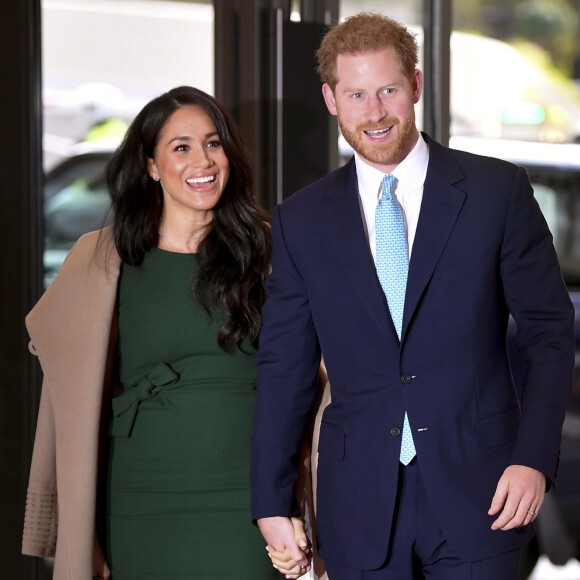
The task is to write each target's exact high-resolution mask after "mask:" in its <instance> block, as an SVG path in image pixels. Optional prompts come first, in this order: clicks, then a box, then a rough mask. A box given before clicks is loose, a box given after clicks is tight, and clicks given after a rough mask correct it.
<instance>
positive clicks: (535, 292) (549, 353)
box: [252, 136, 574, 569]
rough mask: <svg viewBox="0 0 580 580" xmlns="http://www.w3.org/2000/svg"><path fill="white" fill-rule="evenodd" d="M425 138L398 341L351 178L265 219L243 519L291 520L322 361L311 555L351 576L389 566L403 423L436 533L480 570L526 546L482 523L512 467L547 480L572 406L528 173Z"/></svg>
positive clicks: (563, 334)
mask: <svg viewBox="0 0 580 580" xmlns="http://www.w3.org/2000/svg"><path fill="white" fill-rule="evenodd" d="M424 138H425V139H426V140H427V142H428V144H429V167H428V171H427V176H426V181H425V186H424V193H423V201H422V205H421V212H420V216H419V222H418V227H417V232H416V237H415V240H414V245H413V252H412V256H411V261H410V265H409V277H408V283H407V293H406V299H405V311H404V319H403V330H402V337H401V342H400V343H399V341H398V339H397V334H396V332H395V328H394V326H393V323H392V321H391V318H390V315H389V311H388V306H387V303H386V299H385V296H384V294H383V291H382V289H381V286H380V284H379V281H378V278H377V275H376V270H375V266H374V263H373V260H372V256H371V253H370V250H369V248H368V243H367V240H366V237H365V233H364V228H363V220H362V217H361V212H360V208H359V201H358V194H357V182H356V170H355V164H354V162H353V161H352V160H351V162H350V163H348V164H347V165H346V166H344V167H342V168H340V169H338V170H336V171H334V172H333V173H331V174H329V175H327V176H326V177H324V178H323V179H321V180H319V181H317V182H315V183H313V184H311V185H309V186H308V187H306V188H304V189H302V190H301V191H299V192H298V193H296V194H294V195H292V196H290V197H289V198H288V199H287V200H285V201H284V203H282V204H281V205H280V206H278V207H277V208H276V209H275V211H274V215H273V224H272V236H273V243H274V248H273V257H272V274H271V276H270V277H269V279H268V282H267V293H268V298H267V302H266V305H265V307H264V311H263V331H262V334H261V336H260V348H259V353H258V369H259V378H258V396H257V406H256V413H255V425H254V440H253V451H252V478H253V484H252V485H253V490H252V505H253V517H254V518H261V517H266V516H275V515H291V514H295V513H296V509H297V508H296V504H295V500H294V498H293V493H292V487H293V483H294V480H295V478H296V458H297V453H298V449H299V446H300V441H301V438H302V436H303V433H304V427H305V424H306V421H307V416H308V413H309V410H310V406H311V403H312V401H313V397H314V393H315V389H316V377H317V373H318V367H319V363H320V355H321V353H323V355H324V359H325V363H326V367H327V370H328V375H329V379H330V384H331V390H332V403H331V404H330V405H329V406H328V407H327V408H326V410H325V412H324V416H323V419H322V426H321V432H320V443H319V466H318V494H317V497H318V510H317V527H318V536H319V549H320V553H321V556H322V557H323V558H326V559H328V560H332V561H335V562H340V563H343V564H344V565H346V566H349V567H353V568H359V569H372V568H376V567H379V566H380V565H381V564H382V563H383V562H384V560H385V557H386V553H387V545H388V539H389V532H390V525H391V522H392V519H393V510H394V507H395V505H394V504H395V495H396V487H397V471H398V468H399V467H398V466H399V461H398V457H399V450H400V444H401V437H400V428H402V425H403V417H404V412H405V410H406V411H407V412H408V415H409V420H410V424H411V427H412V430H413V437H414V441H415V446H416V449H417V458H418V461H419V465H420V469H421V473H422V476H423V480H424V482H425V486H426V489H427V492H428V495H429V497H430V500H431V503H432V505H433V508H434V510H435V515H436V517H437V519H438V522H439V524H440V526H441V528H442V529H443V531H444V534H445V536H446V538H447V540H448V541H449V542H450V543H451V544H452V545H453V546H454V547H455V549H456V551H457V552H458V553H459V555H460V556H462V557H463V558H465V559H467V560H478V559H482V558H486V557H490V556H492V555H494V554H498V553H501V552H504V551H508V550H512V549H517V548H518V547H520V546H521V545H522V544H523V543H524V542H525V541H527V540H528V539H529V538H530V537H531V535H532V534H533V531H534V530H533V526H527V527H525V528H520V529H516V530H512V531H508V532H503V531H492V530H491V529H490V526H491V523H492V521H493V520H494V519H495V518H494V517H490V516H488V515H487V511H488V509H489V506H490V503H491V499H492V497H493V494H494V492H495V488H496V485H497V482H498V480H499V478H500V477H501V475H502V473H503V471H504V469H505V468H506V467H507V466H508V465H510V464H521V465H526V466H529V467H533V468H535V469H538V470H540V471H542V472H543V473H545V474H546V476H547V477H548V479H549V480H550V481H553V480H554V479H555V477H556V470H557V461H558V454H559V445H560V431H561V425H562V421H563V417H564V411H565V407H566V405H567V403H568V400H569V397H570V392H571V385H572V372H573V365H574V331H573V318H574V312H573V308H572V305H571V303H570V300H569V297H568V294H567V291H566V288H565V286H564V284H563V281H562V277H561V274H560V269H559V266H558V262H557V259H556V255H555V252H554V248H553V244H552V238H551V235H550V232H549V230H548V228H547V225H546V222H545V220H544V218H543V216H542V214H541V212H540V209H539V207H538V205H537V203H536V202H535V200H534V198H533V192H532V189H531V186H530V184H529V181H528V178H527V175H526V173H525V171H524V170H523V169H522V168H519V167H516V166H515V165H512V164H509V163H506V162H503V161H499V160H497V159H491V158H484V157H479V156H475V155H472V154H468V153H464V152H459V151H453V150H450V149H447V148H445V147H443V146H441V145H440V144H438V143H436V142H434V141H433V140H431V139H429V137H427V136H424ZM510 313H511V314H512V315H513V317H514V319H515V320H516V322H517V327H518V344H519V347H520V348H521V349H522V350H523V351H524V353H525V360H526V369H525V372H524V385H523V396H522V400H521V404H520V401H518V397H517V395H516V390H515V388H514V383H513V379H512V374H511V371H510V364H509V361H508V355H507V350H506V328H507V323H508V316H509V314H510Z"/></svg>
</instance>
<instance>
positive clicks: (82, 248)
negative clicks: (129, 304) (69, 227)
mask: <svg viewBox="0 0 580 580" xmlns="http://www.w3.org/2000/svg"><path fill="white" fill-rule="evenodd" d="M119 269H120V259H119V256H118V255H117V252H116V251H115V248H114V244H113V241H112V235H111V230H110V229H105V230H103V231H102V232H101V233H99V232H92V233H90V234H86V235H85V236H83V237H82V238H80V240H79V241H78V242H77V243H76V245H75V246H74V248H73V249H72V250H71V252H70V253H69V255H68V256H67V259H66V260H65V262H64V264H63V266H62V269H61V271H60V272H59V274H58V276H57V277H56V279H55V280H54V281H53V282H52V284H51V285H50V287H49V288H48V289H47V291H46V292H45V293H44V295H43V296H42V298H41V299H40V300H39V302H38V303H37V305H36V306H35V307H34V309H33V310H32V311H31V312H30V313H29V314H28V316H27V317H26V326H27V329H28V333H29V335H30V338H31V342H30V350H31V352H32V353H33V354H35V355H37V356H38V358H39V361H40V365H41V367H42V370H43V374H44V381H43V387H42V395H41V400H40V409H39V415H38V424H37V428H36V438H35V442H34V451H33V457H32V465H31V470H30V481H29V487H28V495H27V502H26V516H25V522H24V534H23V541H22V552H23V553H24V554H28V555H33V556H54V557H55V563H54V576H53V578H55V579H56V580H89V579H90V578H92V574H93V542H94V533H95V522H96V503H97V499H96V498H97V472H98V463H99V456H100V445H99V441H100V437H99V433H100V432H101V431H102V429H103V426H104V421H105V416H106V412H107V410H108V408H109V405H108V404H105V405H103V401H104V400H106V401H107V402H108V400H109V398H110V396H111V382H112V373H113V366H114V364H113V363H114V350H115V341H116V307H115V304H116V294H117V280H118V275H119ZM102 410H103V411H104V412H102Z"/></svg>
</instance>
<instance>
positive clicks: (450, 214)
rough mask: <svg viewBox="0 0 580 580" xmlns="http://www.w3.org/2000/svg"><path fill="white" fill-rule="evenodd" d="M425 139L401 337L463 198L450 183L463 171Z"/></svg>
mask: <svg viewBox="0 0 580 580" xmlns="http://www.w3.org/2000/svg"><path fill="white" fill-rule="evenodd" d="M426 140H427V143H428V144H429V166H428V169H427V176H426V179H425V185H424V189H423V201H422V203H421V212H420V214H419V223H418V225H417V233H416V234H415V240H414V243H413V252H412V255H411V262H410V263H409V277H408V280H407V293H406V296H405V312H404V316H403V340H404V336H405V333H406V329H407V327H408V325H409V323H410V321H411V320H412V318H413V315H414V313H415V310H416V309H417V306H418V304H419V301H420V299H421V296H422V295H423V293H424V291H425V289H426V287H427V285H428V284H429V281H430V280H431V276H432V275H433V272H434V270H435V267H436V266H437V263H438V261H439V258H440V257H441V254H442V253H443V250H444V249H445V245H446V244H447V240H448V239H449V236H450V235H451V232H452V230H453V227H454V226H455V223H456V221H457V218H458V216H459V213H460V212H461V208H462V207H463V203H464V202H465V193H464V192H463V191H461V190H460V189H458V188H457V187H455V186H454V184H455V183H457V182H458V181H460V180H462V179H463V178H464V177H465V176H464V174H463V171H462V170H461V169H460V167H459V166H458V165H457V163H456V162H455V159H454V158H453V157H452V155H451V154H450V153H449V150H448V149H446V148H444V147H442V146H441V145H439V144H438V143H437V142H435V141H432V140H431V139H429V138H428V137H426Z"/></svg>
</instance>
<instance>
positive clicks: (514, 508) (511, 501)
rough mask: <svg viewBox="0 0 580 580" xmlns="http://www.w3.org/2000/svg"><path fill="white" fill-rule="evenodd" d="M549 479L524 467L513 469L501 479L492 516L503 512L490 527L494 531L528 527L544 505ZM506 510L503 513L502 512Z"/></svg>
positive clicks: (514, 466) (509, 468)
mask: <svg viewBox="0 0 580 580" xmlns="http://www.w3.org/2000/svg"><path fill="white" fill-rule="evenodd" d="M545 490H546V476H545V475H544V474H543V473H541V472H540V471H537V470H536V469H532V468H531V467H525V466H524V465H510V466H509V467H507V468H506V470H505V471H504V472H503V475H502V476H501V478H500V480H499V482H498V484H497V489H496V491H495V495H494V496H493V499H492V502H491V507H490V508H489V511H488V512H487V513H488V514H489V515H490V516H493V515H496V514H497V513H499V512H500V510H501V514H500V515H499V517H498V518H497V519H496V520H495V521H494V522H493V523H492V524H491V529H492V530H511V529H513V528H519V527H521V526H526V525H528V524H529V523H530V522H532V521H533V520H534V519H535V518H536V517H537V515H538V511H539V510H540V507H541V506H542V503H543V502H544V493H545ZM502 507H503V510H502Z"/></svg>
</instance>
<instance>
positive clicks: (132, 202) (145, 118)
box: [106, 86, 271, 352]
mask: <svg viewBox="0 0 580 580" xmlns="http://www.w3.org/2000/svg"><path fill="white" fill-rule="evenodd" d="M188 105H196V106H199V107H201V108H202V109H203V110H204V111H205V112H206V113H207V114H208V115H209V117H210V119H211V120H212V121H213V122H214V124H215V126H216V128H217V131H218V134H219V138H220V141H221V144H222V147H223V149H224V153H225V154H226V156H227V158H228V161H229V168H230V175H229V179H228V182H227V184H226V187H225V189H224V192H223V194H222V196H221V198H220V200H219V202H218V203H217V205H216V206H215V208H214V211H213V221H212V224H211V227H210V229H209V230H208V232H207V234H206V235H205V237H204V238H203V240H202V241H201V243H200V244H199V247H198V258H199V273H198V275H197V276H196V279H195V280H194V282H193V292H194V296H195V298H196V299H197V301H198V302H199V304H200V305H201V306H202V307H203V308H204V309H205V310H206V312H207V313H208V314H209V315H210V316H211V315H212V311H213V310H214V309H216V308H217V309H218V310H220V311H221V312H223V313H224V314H225V315H226V322H225V324H224V325H223V326H222V327H221V329H220V331H219V334H218V344H219V345H220V347H221V348H222V349H223V350H225V351H227V352H231V350H232V348H233V347H234V346H235V345H236V344H237V345H238V346H239V347H241V346H242V342H243V341H245V340H246V339H249V340H250V341H251V342H252V344H254V345H256V344H257V339H258V334H259V331H260V328H261V314H260V312H261V308H262V305H263V304H264V300H265V290H264V282H265V279H266V277H267V275H268V272H269V267H270V250H271V241H270V230H269V224H268V216H267V214H266V213H265V212H264V210H263V209H262V208H261V207H260V205H259V204H258V202H257V200H256V198H255V195H254V188H253V174H252V169H251V167H250V163H249V161H248V154H247V152H246V149H245V146H244V144H243V141H242V138H241V136H240V134H239V131H238V129H237V127H236V125H235V124H234V122H233V121H232V119H231V118H230V116H229V114H228V113H227V112H226V110H225V109H224V108H223V107H222V106H221V105H220V104H219V103H218V102H217V101H216V100H215V99H214V98H213V97H211V96H210V95H208V94H206V93H204V92H203V91H200V90H198V89H195V88H193V87H187V86H182V87H177V88H174V89H172V90H170V91H169V92H167V93H165V94H163V95H160V96H159V97H157V98H155V99H153V100H152V101H151V102H150V103H148V104H147V105H146V106H145V107H144V108H143V110H142V111H141V112H140V113H139V114H138V115H137V116H136V117H135V119H134V121H133V122H132V123H131V125H130V127H129V129H128V131H127V134H126V135H125V138H124V139H123V141H122V143H121V144H120V145H119V147H118V149H117V150H116V151H115V153H114V155H113V157H112V158H111V160H110V162H109V164H108V165H107V169H106V176H107V185H108V188H109V194H110V196H111V199H112V210H113V212H114V218H113V234H114V240H115V245H116V248H117V251H118V253H119V255H120V257H121V260H122V261H123V262H124V263H126V264H130V265H132V266H139V265H141V263H142V261H143V258H144V256H145V253H146V252H147V251H149V250H150V249H151V248H156V247H157V246H158V244H159V226H160V222H161V217H162V213H163V193H162V189H161V185H160V183H159V182H156V181H154V180H153V179H152V178H151V177H150V175H149V173H148V171H147V158H152V159H153V158H154V157H155V151H156V147H157V143H158V140H159V135H160V132H161V130H162V128H163V127H164V125H165V123H166V122H167V120H168V119H169V117H170V116H171V115H172V113H174V112H175V111H176V110H177V109H179V108H181V107H185V106H188Z"/></svg>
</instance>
